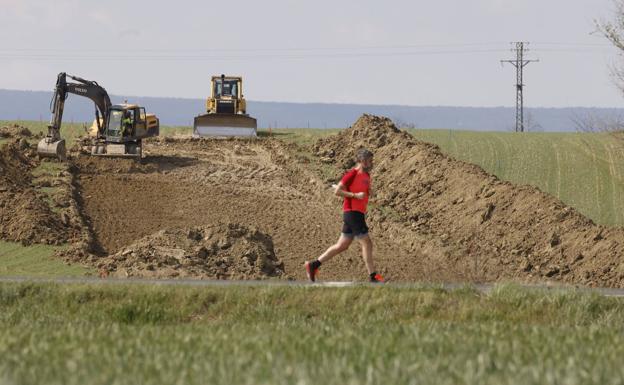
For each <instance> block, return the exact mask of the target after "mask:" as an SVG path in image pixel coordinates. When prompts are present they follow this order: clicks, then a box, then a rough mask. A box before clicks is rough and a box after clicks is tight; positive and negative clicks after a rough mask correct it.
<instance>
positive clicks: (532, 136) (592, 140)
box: [410, 130, 624, 226]
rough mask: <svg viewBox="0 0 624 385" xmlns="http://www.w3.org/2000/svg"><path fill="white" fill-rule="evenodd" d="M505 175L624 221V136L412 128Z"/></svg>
mask: <svg viewBox="0 0 624 385" xmlns="http://www.w3.org/2000/svg"><path fill="white" fill-rule="evenodd" d="M410 133H411V134H413V135H414V136H415V137H416V138H417V139H420V140H424V141H426V142H430V143H434V144H437V145H438V146H440V148H441V149H442V150H443V151H444V152H445V153H447V154H449V155H451V156H453V157H455V158H457V159H459V160H463V161H465V162H470V163H474V164H477V165H479V166H481V167H483V168H484V169H485V170H486V171H487V172H489V173H492V174H494V175H496V176H498V177H499V178H501V179H503V180H508V181H511V182H513V183H518V184H528V185H533V186H536V187H538V188H539V189H541V190H542V191H544V192H547V193H549V194H552V195H554V196H555V197H557V198H559V199H561V200H562V201H563V202H565V203H566V204H568V205H570V206H572V207H574V208H576V209H578V210H579V211H580V212H581V213H583V214H585V215H587V216H588V217H589V218H591V219H593V220H594V221H595V222H597V223H600V224H604V225H609V226H624V136H619V137H618V136H614V135H613V134H608V133H537V132H527V133H522V134H520V133H513V132H469V131H450V130H410Z"/></svg>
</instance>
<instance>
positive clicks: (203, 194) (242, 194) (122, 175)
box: [64, 138, 400, 280]
mask: <svg viewBox="0 0 624 385" xmlns="http://www.w3.org/2000/svg"><path fill="white" fill-rule="evenodd" d="M146 151H147V152H148V154H147V157H146V158H145V159H144V161H143V163H142V164H139V163H136V162H134V161H132V160H126V159H102V158H98V159H94V158H91V157H87V156H79V157H76V158H75V159H74V166H75V168H76V170H77V171H76V175H77V176H78V181H77V183H78V188H79V192H80V195H79V199H80V200H81V202H82V203H81V207H82V210H83V212H84V214H85V218H87V225H88V227H89V228H90V229H91V230H92V233H93V236H94V241H95V242H94V244H93V248H92V249H91V250H86V251H85V250H82V251H79V250H78V251H76V252H74V253H72V254H73V255H68V254H65V255H64V257H66V258H69V259H73V260H89V261H92V262H93V261H95V260H96V259H95V258H94V257H93V256H92V255H91V254H92V253H94V254H96V255H100V256H105V255H110V254H116V253H118V252H119V251H122V250H123V249H124V248H125V247H126V246H127V245H129V244H131V243H133V242H135V241H136V240H137V239H141V238H143V237H146V236H150V235H152V234H154V233H156V232H158V231H160V230H163V229H171V228H183V229H188V228H192V227H197V226H215V225H222V224H229V223H236V224H240V225H241V226H246V227H249V228H255V229H258V231H260V232H262V233H264V234H268V235H270V236H271V238H272V240H273V243H274V247H275V254H276V255H277V257H278V258H279V259H280V261H282V262H283V264H284V271H285V273H286V275H285V276H288V277H292V278H296V279H304V278H305V273H304V271H303V269H302V267H303V262H304V261H305V260H307V259H311V258H315V257H317V256H318V255H319V254H320V253H321V252H322V251H323V250H324V248H326V247H327V246H328V245H329V244H331V243H332V242H334V241H335V240H336V239H337V238H338V236H339V234H340V228H341V205H340V201H339V200H338V199H336V198H335V197H334V196H333V195H332V194H331V192H330V190H329V185H325V184H324V183H323V182H322V181H321V179H320V177H318V176H317V175H316V174H315V173H313V172H311V171H310V167H309V166H310V165H309V164H307V163H306V162H309V161H308V160H307V159H306V158H304V157H302V156H300V155H298V150H297V149H296V148H294V147H292V146H290V145H286V144H284V143H283V142H280V141H278V140H273V139H258V140H254V141H245V140H205V139H204V140H196V139H177V140H173V139H170V138H161V140H157V141H151V142H150V143H149V144H148V146H147V148H146ZM378 250H379V252H380V253H383V255H399V254H400V253H399V249H398V248H397V247H395V245H394V244H393V243H392V242H380V243H379V245H378ZM365 277H366V272H365V268H364V266H363V263H362V262H361V260H360V257H359V255H358V250H357V248H355V247H354V248H353V250H351V251H350V252H349V253H347V255H346V256H344V257H343V258H339V259H337V260H336V263H335V264H333V266H332V268H331V269H329V268H328V269H327V271H324V272H323V278H324V279H343V280H344V279H362V278H365Z"/></svg>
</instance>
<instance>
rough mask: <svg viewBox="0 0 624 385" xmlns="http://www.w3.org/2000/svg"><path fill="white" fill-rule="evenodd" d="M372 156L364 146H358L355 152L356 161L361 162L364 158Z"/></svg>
mask: <svg viewBox="0 0 624 385" xmlns="http://www.w3.org/2000/svg"><path fill="white" fill-rule="evenodd" d="M372 158H373V153H372V152H370V151H368V150H367V149H365V148H360V149H359V150H357V152H356V153H355V160H356V161H358V162H361V161H363V160H365V159H372Z"/></svg>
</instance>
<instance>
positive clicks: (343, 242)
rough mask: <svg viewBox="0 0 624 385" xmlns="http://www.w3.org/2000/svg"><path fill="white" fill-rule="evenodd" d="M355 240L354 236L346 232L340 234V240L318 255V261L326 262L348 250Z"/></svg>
mask: <svg viewBox="0 0 624 385" xmlns="http://www.w3.org/2000/svg"><path fill="white" fill-rule="evenodd" d="M351 242H353V238H349V237H347V236H345V235H344V234H340V238H338V242H336V243H335V244H334V245H332V246H330V247H329V248H328V249H327V250H325V252H324V253H323V254H321V256H320V257H318V261H319V262H321V263H325V262H327V261H329V260H330V259H332V258H333V257H335V256H336V255H338V254H340V253H342V252H343V251H345V250H347V249H348V248H349V246H350V245H351Z"/></svg>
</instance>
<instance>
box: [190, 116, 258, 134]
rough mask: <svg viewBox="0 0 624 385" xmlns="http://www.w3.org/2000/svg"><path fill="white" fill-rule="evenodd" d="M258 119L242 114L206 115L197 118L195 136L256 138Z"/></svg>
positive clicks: (194, 128) (194, 127)
mask: <svg viewBox="0 0 624 385" xmlns="http://www.w3.org/2000/svg"><path fill="white" fill-rule="evenodd" d="M257 128H258V124H257V122H256V119H254V118H252V117H250V116H247V115H240V114H204V115H199V116H196V117H195V121H194V124H193V136H195V137H200V136H213V137H227V136H241V137H256V136H257V133H256V130H257Z"/></svg>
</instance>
